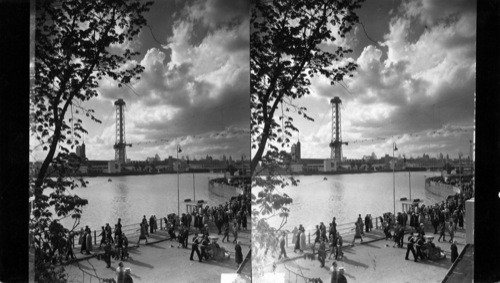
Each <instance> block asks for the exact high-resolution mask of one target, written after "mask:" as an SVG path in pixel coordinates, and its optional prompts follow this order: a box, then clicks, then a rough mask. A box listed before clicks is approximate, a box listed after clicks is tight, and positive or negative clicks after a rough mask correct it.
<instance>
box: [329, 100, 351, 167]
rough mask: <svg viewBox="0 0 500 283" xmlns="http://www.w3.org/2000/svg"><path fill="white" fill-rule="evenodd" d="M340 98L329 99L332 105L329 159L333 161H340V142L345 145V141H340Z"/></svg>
mask: <svg viewBox="0 0 500 283" xmlns="http://www.w3.org/2000/svg"><path fill="white" fill-rule="evenodd" d="M341 103H342V100H340V98H339V97H338V96H335V97H334V98H332V99H331V100H330V104H331V105H332V139H331V142H330V149H331V153H330V159H333V160H334V161H335V162H341V161H342V144H345V145H347V142H342V131H341V126H340V125H341V120H340V109H339V108H340V104H341Z"/></svg>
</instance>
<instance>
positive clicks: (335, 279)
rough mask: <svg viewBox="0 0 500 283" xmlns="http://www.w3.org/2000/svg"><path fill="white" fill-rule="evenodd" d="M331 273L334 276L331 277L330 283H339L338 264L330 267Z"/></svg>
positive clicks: (333, 263) (334, 262)
mask: <svg viewBox="0 0 500 283" xmlns="http://www.w3.org/2000/svg"><path fill="white" fill-rule="evenodd" d="M330 273H331V274H332V275H331V277H330V283H337V282H338V275H339V274H338V270H337V262H336V261H333V262H332V267H330Z"/></svg>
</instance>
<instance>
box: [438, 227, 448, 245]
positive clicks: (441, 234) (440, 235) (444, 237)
mask: <svg viewBox="0 0 500 283" xmlns="http://www.w3.org/2000/svg"><path fill="white" fill-rule="evenodd" d="M439 225H440V227H439V229H440V234H439V238H438V242H440V241H441V237H442V238H443V241H446V234H445V232H446V225H445V223H444V222H441V224H439Z"/></svg>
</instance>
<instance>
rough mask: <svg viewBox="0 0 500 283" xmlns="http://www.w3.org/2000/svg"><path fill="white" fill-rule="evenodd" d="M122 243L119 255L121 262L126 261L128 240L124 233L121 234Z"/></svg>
mask: <svg viewBox="0 0 500 283" xmlns="http://www.w3.org/2000/svg"><path fill="white" fill-rule="evenodd" d="M122 241H123V248H122V254H121V255H120V259H121V260H125V259H128V238H127V236H125V233H123V232H122Z"/></svg>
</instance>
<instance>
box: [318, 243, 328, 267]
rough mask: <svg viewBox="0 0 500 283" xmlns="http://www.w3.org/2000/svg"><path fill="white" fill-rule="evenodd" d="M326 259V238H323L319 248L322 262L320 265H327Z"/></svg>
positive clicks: (319, 256)
mask: <svg viewBox="0 0 500 283" xmlns="http://www.w3.org/2000/svg"><path fill="white" fill-rule="evenodd" d="M325 259H326V245H325V240H324V239H321V242H320V243H319V249H318V260H319V262H320V263H321V266H320V267H325Z"/></svg>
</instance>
